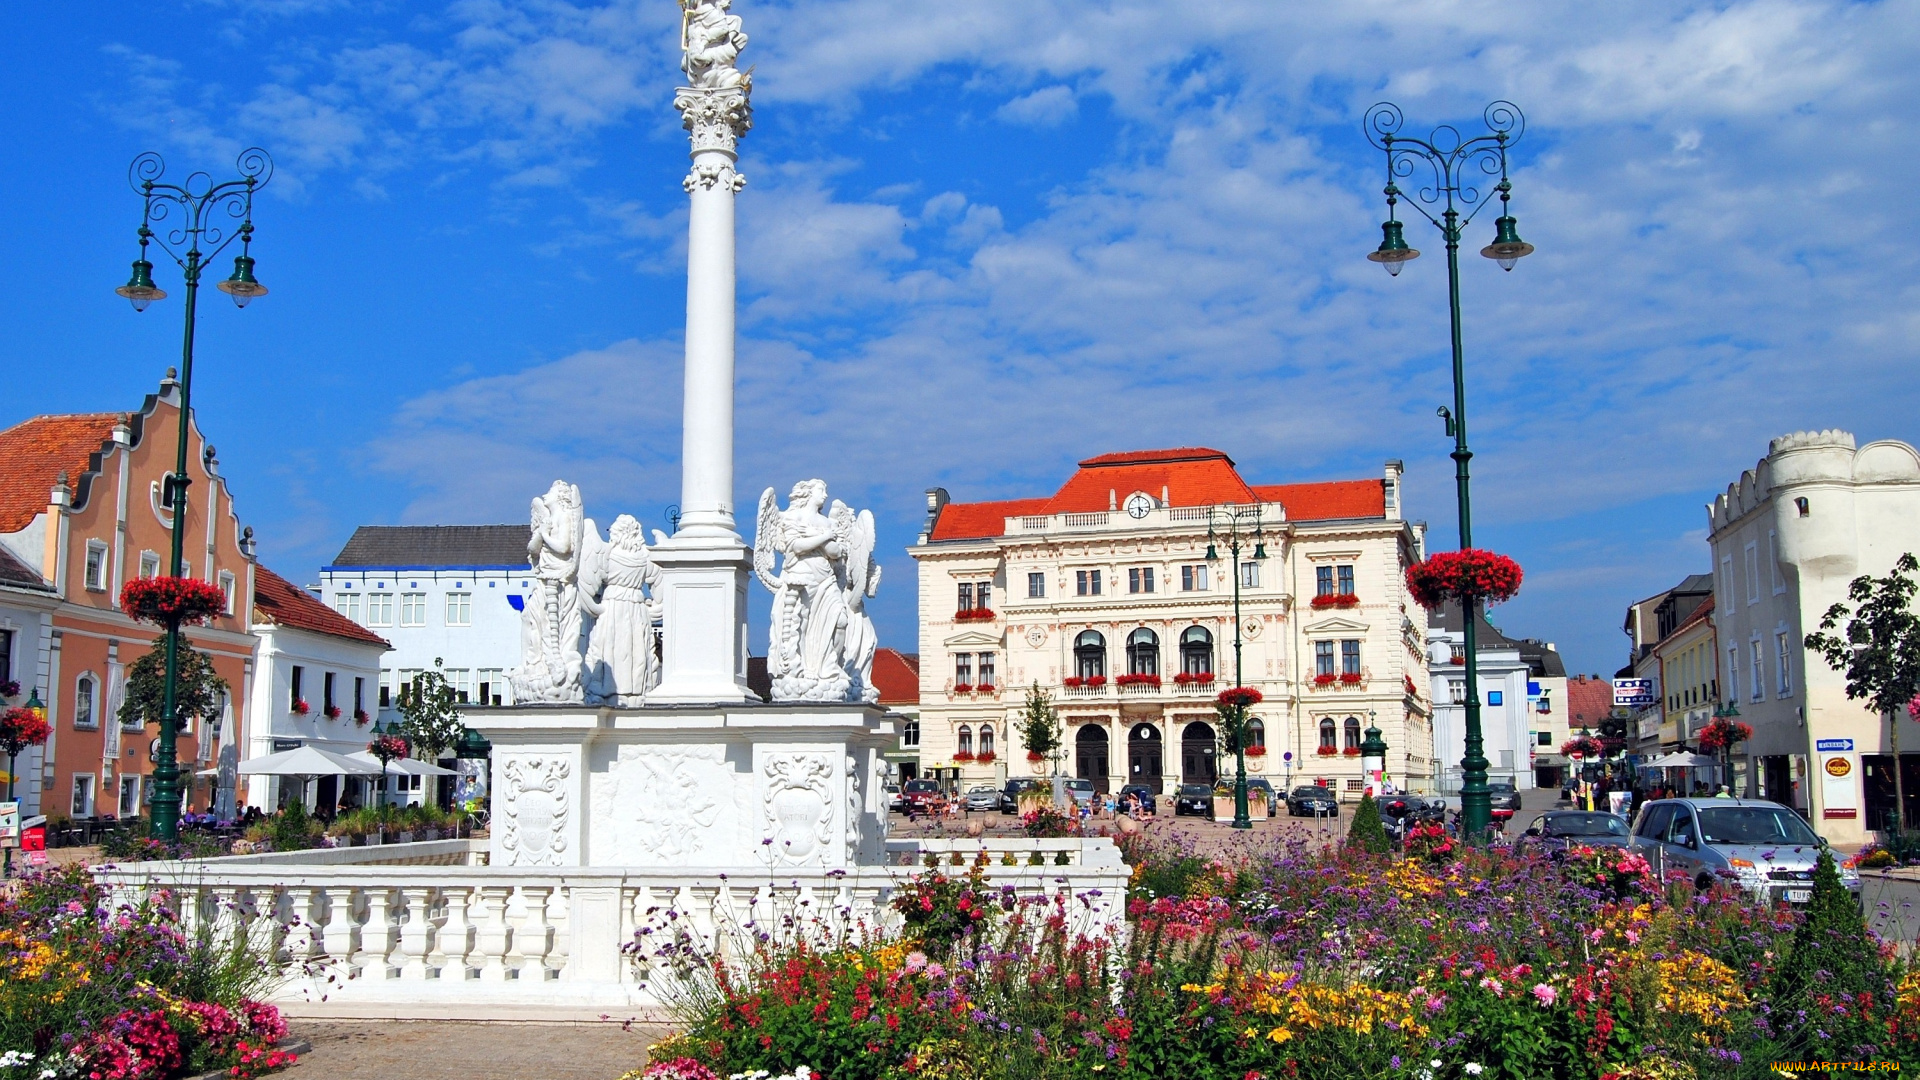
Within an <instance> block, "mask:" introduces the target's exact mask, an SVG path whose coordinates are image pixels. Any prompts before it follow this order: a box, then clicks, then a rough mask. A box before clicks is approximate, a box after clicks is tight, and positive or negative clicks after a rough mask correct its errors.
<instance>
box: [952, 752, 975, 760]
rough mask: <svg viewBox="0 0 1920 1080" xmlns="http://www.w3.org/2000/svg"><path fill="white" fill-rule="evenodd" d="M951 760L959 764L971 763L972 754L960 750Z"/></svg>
mask: <svg viewBox="0 0 1920 1080" xmlns="http://www.w3.org/2000/svg"><path fill="white" fill-rule="evenodd" d="M953 760H955V761H959V762H968V761H972V760H973V754H972V753H971V752H970V751H966V750H962V751H960V752H959V753H957V754H955V755H953Z"/></svg>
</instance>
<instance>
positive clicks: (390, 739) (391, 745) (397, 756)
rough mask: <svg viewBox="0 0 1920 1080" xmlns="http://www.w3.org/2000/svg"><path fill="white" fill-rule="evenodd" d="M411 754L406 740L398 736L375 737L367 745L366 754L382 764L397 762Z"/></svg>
mask: <svg viewBox="0 0 1920 1080" xmlns="http://www.w3.org/2000/svg"><path fill="white" fill-rule="evenodd" d="M411 752H412V750H411V748H410V747H409V746H408V744H407V740H406V739H405V738H404V737H403V736H400V735H375V736H374V737H373V741H372V742H370V743H368V744H367V753H369V754H372V755H373V756H374V757H377V758H379V759H380V761H381V763H382V764H385V763H386V762H389V761H399V760H401V759H403V758H405V757H406V756H407V755H408V754H409V753H411Z"/></svg>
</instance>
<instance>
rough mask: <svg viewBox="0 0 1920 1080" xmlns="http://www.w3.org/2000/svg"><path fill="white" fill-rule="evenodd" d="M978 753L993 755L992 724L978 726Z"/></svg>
mask: <svg viewBox="0 0 1920 1080" xmlns="http://www.w3.org/2000/svg"><path fill="white" fill-rule="evenodd" d="M980 752H981V753H983V754H991V753H993V725H992V724H981V725H980Z"/></svg>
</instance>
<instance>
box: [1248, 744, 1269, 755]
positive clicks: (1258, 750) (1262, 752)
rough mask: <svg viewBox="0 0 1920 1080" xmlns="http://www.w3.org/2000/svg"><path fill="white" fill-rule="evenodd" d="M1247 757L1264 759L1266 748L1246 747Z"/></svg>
mask: <svg viewBox="0 0 1920 1080" xmlns="http://www.w3.org/2000/svg"><path fill="white" fill-rule="evenodd" d="M1247 756H1248V757H1266V756H1267V748H1266V747H1264V746H1249V747H1247Z"/></svg>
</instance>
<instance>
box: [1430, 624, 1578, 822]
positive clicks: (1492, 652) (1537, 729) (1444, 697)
mask: <svg viewBox="0 0 1920 1080" xmlns="http://www.w3.org/2000/svg"><path fill="white" fill-rule="evenodd" d="M1460 613H1461V608H1460V606H1459V605H1458V604H1448V605H1446V607H1444V608H1443V609H1442V610H1441V611H1439V612H1436V613H1434V614H1433V615H1432V616H1431V617H1430V619H1429V625H1428V629H1427V648H1428V658H1427V663H1428V666H1429V670H1430V671H1431V672H1432V678H1433V684H1432V685H1433V744H1434V746H1435V748H1436V750H1437V754H1436V756H1437V757H1438V759H1439V760H1438V762H1437V763H1436V769H1435V772H1434V774H1433V784H1434V789H1435V790H1436V791H1438V792H1440V793H1442V794H1447V795H1454V794H1458V793H1459V791H1460V785H1461V783H1462V779H1461V772H1460V761H1461V759H1462V758H1465V757H1466V755H1467V730H1466V724H1467V708H1466V702H1467V678H1466V633H1465V628H1464V625H1463V623H1462V621H1461V617H1460ZM1474 643H1475V646H1476V650H1475V651H1476V652H1477V653H1478V654H1479V657H1478V665H1477V667H1476V670H1475V673H1474V681H1475V685H1476V687H1477V689H1478V690H1479V692H1480V733H1481V737H1482V740H1483V746H1482V750H1481V752H1482V753H1483V754H1485V755H1486V758H1487V778H1488V779H1489V780H1490V781H1508V782H1511V783H1512V784H1513V785H1514V786H1515V787H1516V788H1519V789H1522V790H1524V789H1527V788H1531V787H1534V786H1535V783H1536V778H1537V777H1538V776H1539V775H1540V770H1543V769H1545V770H1551V771H1552V775H1553V776H1554V777H1555V778H1556V781H1557V778H1558V777H1559V772H1558V770H1559V769H1561V768H1563V767H1564V766H1565V765H1566V763H1567V761H1566V758H1564V757H1562V756H1561V754H1560V746H1561V744H1562V743H1564V742H1565V741H1566V738H1567V721H1566V709H1567V700H1566V698H1567V690H1566V687H1567V670H1566V666H1565V665H1564V664H1563V663H1562V662H1561V660H1560V654H1559V652H1557V651H1556V650H1555V649H1554V647H1553V644H1552V643H1551V642H1540V641H1534V640H1532V639H1515V638H1510V637H1508V636H1507V635H1506V634H1503V633H1501V632H1500V631H1499V630H1498V629H1496V628H1495V627H1494V626H1493V624H1492V623H1490V622H1488V621H1487V617H1486V615H1485V614H1482V615H1481V616H1480V622H1479V625H1478V627H1477V629H1476V635H1475V642H1474Z"/></svg>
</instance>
